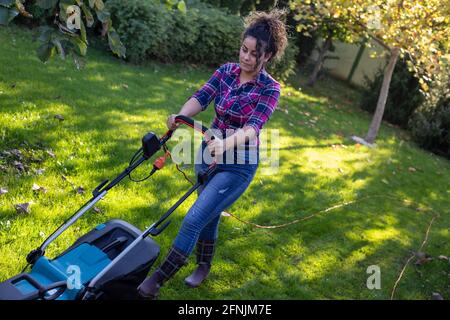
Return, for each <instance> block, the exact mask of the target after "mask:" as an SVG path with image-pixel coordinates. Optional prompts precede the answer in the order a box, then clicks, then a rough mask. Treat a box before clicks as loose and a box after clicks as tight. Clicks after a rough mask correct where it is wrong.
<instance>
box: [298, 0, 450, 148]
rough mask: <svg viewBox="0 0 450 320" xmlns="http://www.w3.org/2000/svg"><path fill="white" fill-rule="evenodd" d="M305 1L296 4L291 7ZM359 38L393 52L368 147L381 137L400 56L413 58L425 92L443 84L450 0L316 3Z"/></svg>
mask: <svg viewBox="0 0 450 320" xmlns="http://www.w3.org/2000/svg"><path fill="white" fill-rule="evenodd" d="M304 2H305V1H301V0H292V2H291V8H292V9H294V10H296V8H297V7H299V8H301V7H302V5H303V3H304ZM314 3H315V4H316V5H317V4H320V6H321V8H322V10H323V11H325V12H327V13H328V16H329V17H332V19H333V20H334V21H335V22H336V23H339V24H342V25H343V26H344V27H345V29H346V30H350V31H351V32H352V33H353V35H354V36H359V37H361V38H362V39H364V38H371V39H373V40H375V41H376V42H377V43H379V44H380V45H381V46H383V47H384V48H385V49H386V50H387V52H388V53H389V61H388V64H387V66H386V68H385V70H384V77H383V84H382V87H381V90H380V95H379V98H378V102H377V107H376V110H375V114H374V116H373V119H372V123H371V125H370V127H369V130H368V133H367V135H366V138H365V139H364V142H367V143H368V144H372V143H373V142H374V141H375V138H376V136H377V134H378V130H379V128H380V124H381V120H382V117H383V113H384V108H385V105H386V99H387V95H388V91H389V85H390V81H391V78H392V72H393V70H394V68H395V64H396V62H397V60H398V58H399V57H402V58H403V57H405V56H407V57H408V58H409V61H410V62H409V63H408V68H409V69H410V70H411V71H412V72H413V73H414V75H415V76H416V77H417V78H418V79H419V83H420V84H421V88H422V92H423V93H424V95H425V96H427V95H429V94H428V91H429V85H430V84H431V83H432V82H437V81H440V80H439V79H440V77H437V76H436V75H437V74H439V73H445V72H448V69H449V67H448V66H449V63H448V62H449V61H448V60H449V54H448V48H449V39H450V34H449V32H450V31H449V30H450V28H449V20H450V15H449V7H448V2H447V1H445V0H427V1H422V0H408V1H404V0H384V1H382V0H364V1H363V0H353V1H348V0H335V1H322V0H320V1H314Z"/></svg>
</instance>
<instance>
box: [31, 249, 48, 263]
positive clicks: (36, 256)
mask: <svg viewBox="0 0 450 320" xmlns="http://www.w3.org/2000/svg"><path fill="white" fill-rule="evenodd" d="M44 254H45V252H44V251H42V249H41V248H37V249H34V250H32V251H31V252H30V253H29V254H28V255H27V262H28V263H29V264H31V265H34V263H35V262H36V261H37V260H38V259H39V258H40V257H42V256H43V255H44Z"/></svg>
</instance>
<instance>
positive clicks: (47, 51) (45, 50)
mask: <svg viewBox="0 0 450 320" xmlns="http://www.w3.org/2000/svg"><path fill="white" fill-rule="evenodd" d="M54 49H55V46H54V45H53V43H51V42H47V43H43V44H42V45H41V46H40V47H39V48H37V55H38V57H39V59H40V60H41V61H42V62H44V63H45V62H47V61H48V59H50V57H51V56H52V55H53V52H54Z"/></svg>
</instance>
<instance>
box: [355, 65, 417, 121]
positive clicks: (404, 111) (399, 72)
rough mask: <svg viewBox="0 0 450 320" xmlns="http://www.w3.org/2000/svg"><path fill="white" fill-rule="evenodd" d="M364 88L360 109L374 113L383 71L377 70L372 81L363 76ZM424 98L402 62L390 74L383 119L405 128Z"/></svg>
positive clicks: (414, 78)
mask: <svg viewBox="0 0 450 320" xmlns="http://www.w3.org/2000/svg"><path fill="white" fill-rule="evenodd" d="M365 83H366V87H365V88H364V89H363V94H362V95H361V102H360V105H361V108H362V109H364V110H367V111H369V112H370V113H373V112H375V109H376V106H377V101H378V96H379V94H380V90H381V85H382V83H383V70H381V69H380V70H378V72H377V74H376V75H375V77H374V79H373V80H371V79H369V78H368V77H367V76H365ZM423 101H424V96H423V94H422V93H421V92H420V84H419V80H418V79H417V78H416V77H414V75H413V73H412V72H410V71H409V70H408V67H407V64H406V62H405V61H404V60H401V61H399V62H398V63H397V65H396V67H395V69H394V73H393V74H392V79H391V85H390V87H389V94H388V98H387V101H386V108H385V110H384V115H383V117H384V119H385V120H386V121H388V122H390V123H393V124H396V125H399V126H401V127H402V128H406V127H407V126H408V121H409V119H410V117H411V115H412V114H413V112H414V110H416V109H417V108H418V107H419V106H420V104H421V103H422V102H423Z"/></svg>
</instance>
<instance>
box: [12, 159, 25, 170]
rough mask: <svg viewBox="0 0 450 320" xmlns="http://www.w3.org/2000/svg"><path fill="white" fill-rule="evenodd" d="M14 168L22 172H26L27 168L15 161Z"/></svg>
mask: <svg viewBox="0 0 450 320" xmlns="http://www.w3.org/2000/svg"><path fill="white" fill-rule="evenodd" d="M13 165H14V167H16V169H18V170H20V171H25V167H24V166H23V164H22V163H21V162H19V161H14V162H13Z"/></svg>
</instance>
